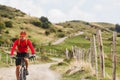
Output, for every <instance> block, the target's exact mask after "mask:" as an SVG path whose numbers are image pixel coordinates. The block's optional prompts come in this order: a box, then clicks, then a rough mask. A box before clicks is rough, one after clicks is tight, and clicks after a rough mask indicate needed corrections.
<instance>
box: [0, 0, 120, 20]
mask: <svg viewBox="0 0 120 80" xmlns="http://www.w3.org/2000/svg"><path fill="white" fill-rule="evenodd" d="M0 4H4V5H8V6H12V7H14V8H17V9H20V10H22V11H23V12H25V13H27V14H30V15H31V16H37V17H40V16H46V17H48V18H49V19H50V21H52V22H59V21H60V22H61V21H65V20H67V21H68V20H74V19H78V20H85V21H110V22H117V21H120V19H119V18H118V17H119V14H120V11H119V10H118V8H119V7H120V0H100V1H99V0H0Z"/></svg>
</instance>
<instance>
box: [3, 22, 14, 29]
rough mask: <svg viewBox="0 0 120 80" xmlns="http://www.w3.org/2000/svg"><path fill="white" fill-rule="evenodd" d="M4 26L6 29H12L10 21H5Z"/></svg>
mask: <svg viewBox="0 0 120 80" xmlns="http://www.w3.org/2000/svg"><path fill="white" fill-rule="evenodd" d="M5 26H6V27H9V28H12V27H13V23H12V21H6V22H5Z"/></svg>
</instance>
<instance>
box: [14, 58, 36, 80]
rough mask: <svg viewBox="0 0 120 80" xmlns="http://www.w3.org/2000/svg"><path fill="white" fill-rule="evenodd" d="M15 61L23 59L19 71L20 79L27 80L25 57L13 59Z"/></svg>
mask: <svg viewBox="0 0 120 80" xmlns="http://www.w3.org/2000/svg"><path fill="white" fill-rule="evenodd" d="M34 57H35V56H30V57H29V59H31V58H34ZM13 59H21V68H20V71H19V79H20V80H26V66H25V61H24V57H13Z"/></svg>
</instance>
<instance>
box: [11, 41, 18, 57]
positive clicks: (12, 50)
mask: <svg viewBox="0 0 120 80" xmlns="http://www.w3.org/2000/svg"><path fill="white" fill-rule="evenodd" d="M17 44H18V40H16V41H15V42H14V43H13V46H12V49H11V53H10V56H13V55H14V51H15V48H16V46H17Z"/></svg>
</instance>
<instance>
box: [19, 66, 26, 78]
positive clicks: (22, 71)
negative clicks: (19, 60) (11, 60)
mask: <svg viewBox="0 0 120 80" xmlns="http://www.w3.org/2000/svg"><path fill="white" fill-rule="evenodd" d="M25 77H26V76H24V68H22V67H21V69H20V74H19V79H20V80H26V79H25Z"/></svg>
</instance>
